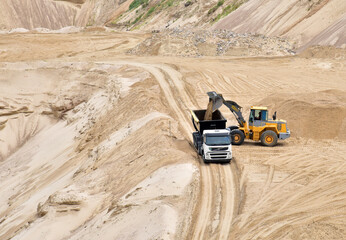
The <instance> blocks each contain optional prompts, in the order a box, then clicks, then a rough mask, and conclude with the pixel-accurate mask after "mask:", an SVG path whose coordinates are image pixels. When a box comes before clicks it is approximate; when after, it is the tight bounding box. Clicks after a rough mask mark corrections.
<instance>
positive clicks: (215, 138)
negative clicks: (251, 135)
mask: <svg viewBox="0 0 346 240" xmlns="http://www.w3.org/2000/svg"><path fill="white" fill-rule="evenodd" d="M206 112H207V110H206V109H205V110H191V119H192V124H193V126H194V128H195V129H196V132H193V133H192V138H193V144H194V147H195V148H196V150H197V152H198V154H199V155H201V156H202V158H203V161H204V162H205V163H211V162H221V163H229V162H230V161H231V160H232V144H231V142H232V140H231V135H230V130H229V129H226V122H227V120H226V119H225V118H224V117H223V116H222V114H221V112H220V111H219V110H216V111H214V112H213V113H212V115H211V120H205V119H204V118H205V115H206Z"/></svg>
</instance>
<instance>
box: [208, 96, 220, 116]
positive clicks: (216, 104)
mask: <svg viewBox="0 0 346 240" xmlns="http://www.w3.org/2000/svg"><path fill="white" fill-rule="evenodd" d="M207 94H208V96H209V100H210V101H212V102H213V112H215V111H216V110H217V109H219V108H220V107H221V106H222V104H223V97H222V96H221V95H219V94H217V93H216V92H214V91H212V92H207Z"/></svg>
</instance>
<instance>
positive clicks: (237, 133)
mask: <svg viewBox="0 0 346 240" xmlns="http://www.w3.org/2000/svg"><path fill="white" fill-rule="evenodd" d="M231 136H232V144H233V145H242V144H243V142H244V139H245V135H244V133H243V131H241V130H239V129H234V130H233V131H232V132H231Z"/></svg>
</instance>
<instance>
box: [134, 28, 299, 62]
mask: <svg viewBox="0 0 346 240" xmlns="http://www.w3.org/2000/svg"><path fill="white" fill-rule="evenodd" d="M128 53H129V54H135V55H162V56H183V57H199V56H286V55H294V54H295V51H294V44H293V43H292V42H290V41H289V40H287V39H283V38H279V37H267V36H264V35H260V34H249V33H246V34H238V33H235V32H232V31H228V30H212V31H207V30H198V31H194V30H191V29H186V28H174V29H167V30H164V31H153V34H152V36H151V37H149V38H148V39H146V40H145V41H143V42H142V43H140V44H138V45H137V46H136V47H134V48H133V49H131V50H129V51H128Z"/></svg>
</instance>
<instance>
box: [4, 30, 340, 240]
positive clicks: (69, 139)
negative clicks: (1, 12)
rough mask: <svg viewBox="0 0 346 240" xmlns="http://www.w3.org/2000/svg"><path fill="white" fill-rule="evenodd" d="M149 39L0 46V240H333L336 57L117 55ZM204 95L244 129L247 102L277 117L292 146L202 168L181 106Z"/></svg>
mask: <svg viewBox="0 0 346 240" xmlns="http://www.w3.org/2000/svg"><path fill="white" fill-rule="evenodd" d="M192 36H196V35H192ZM148 37H151V39H154V38H155V36H149V35H148V34H139V33H137V34H135V33H117V32H106V31H101V30H100V29H98V30H97V31H85V32H78V33H70V34H56V33H50V34H42V33H36V34H33V33H22V34H18V33H12V34H4V35H2V36H1V38H0V61H1V62H0V189H1V190H0V191H1V194H0V239H283V238H284V239H297V238H299V239H342V238H343V237H344V235H345V231H346V228H345V226H346V220H345V219H346V208H345V205H346V191H345V188H344V183H345V181H346V164H345V160H346V157H345V156H346V135H345V130H346V120H345V119H346V118H345V117H346V116H345V114H346V99H345V96H346V82H345V76H346V68H345V66H346V64H345V63H346V62H345V57H344V51H343V50H340V49H333V53H335V54H338V56H339V57H337V58H336V57H334V56H335V55H333V56H330V55H328V52H327V51H321V52H320V55H318V58H314V57H311V54H310V53H314V52H315V51H316V50H313V51H310V53H309V52H305V53H304V54H302V55H301V56H299V55H298V56H286V57H284V58H278V57H273V58H271V57H266V58H264V57H261V58H254V57H251V58H247V57H243V58H240V57H239V55H234V56H237V58H234V57H233V56H230V57H228V56H224V57H222V58H215V57H200V58H188V57H184V58H178V57H165V56H162V54H157V55H156V56H151V55H155V54H149V56H142V55H141V54H140V52H139V54H140V55H138V56H137V55H136V56H134V55H128V54H126V53H127V52H128V51H129V50H130V49H133V48H134V47H135V46H137V45H138V44H140V43H141V42H142V41H145V39H147V38H148ZM251 37H252V36H250V39H249V42H250V41H252V40H251ZM259 38H260V36H259ZM167 39H168V38H167ZM245 39H246V37H245V36H244V41H245ZM256 41H257V40H256ZM278 41H279V40H278ZM323 52H326V53H327V54H325V55H323V56H321V54H322V53H323ZM212 90H213V91H216V92H218V93H222V94H223V96H224V98H225V99H227V100H234V101H236V102H237V103H239V105H241V106H242V107H243V108H244V117H245V118H246V119H247V117H248V112H249V109H250V106H252V105H261V104H263V105H266V106H268V107H269V111H270V113H271V114H272V113H273V112H274V111H277V116H278V118H279V119H286V120H287V121H288V127H289V128H290V130H291V132H292V137H291V138H290V139H287V140H285V141H280V142H279V144H278V145H277V146H276V147H273V148H266V147H263V146H261V145H260V144H259V143H255V142H251V141H246V142H245V143H244V144H243V145H242V146H233V156H234V158H233V160H232V162H231V164H224V165H222V164H204V163H203V162H202V161H201V159H200V158H199V156H198V155H197V154H196V152H195V150H194V148H193V145H192V142H191V141H192V139H191V133H192V132H193V131H194V129H193V126H192V124H191V120H190V115H189V110H190V109H200V108H203V107H204V106H206V105H207V102H208V97H207V95H206V92H207V91H212ZM220 110H221V111H222V113H223V114H224V115H225V116H226V118H227V119H228V120H229V121H228V124H229V125H231V124H236V122H235V119H234V117H233V115H232V113H230V112H229V110H228V109H227V108H226V107H224V106H223V107H221V109H220Z"/></svg>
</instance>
